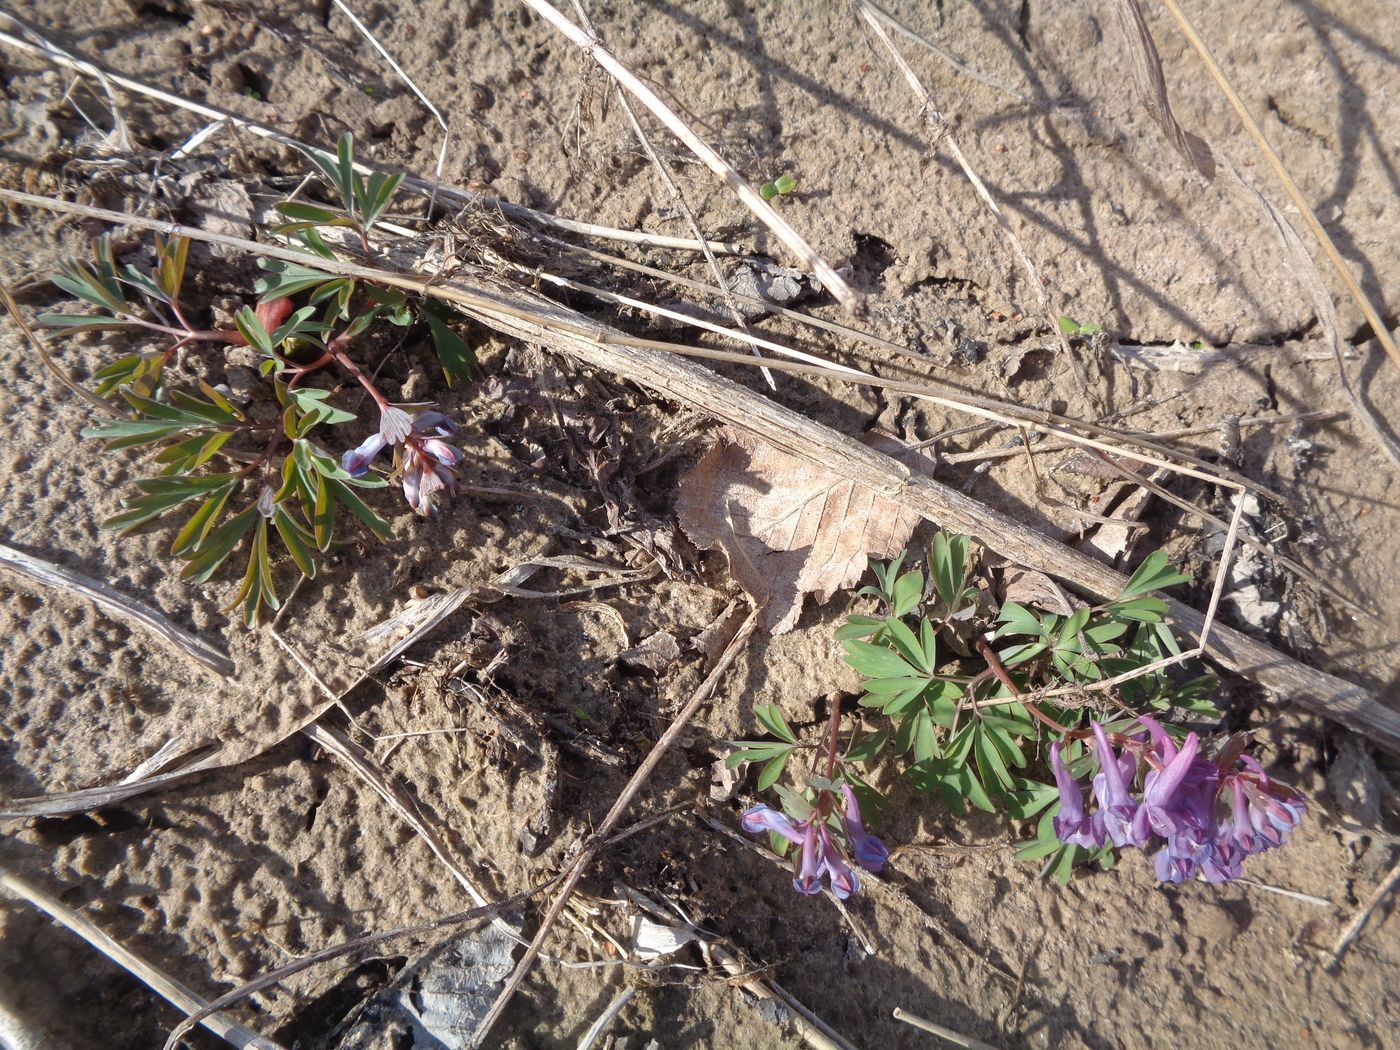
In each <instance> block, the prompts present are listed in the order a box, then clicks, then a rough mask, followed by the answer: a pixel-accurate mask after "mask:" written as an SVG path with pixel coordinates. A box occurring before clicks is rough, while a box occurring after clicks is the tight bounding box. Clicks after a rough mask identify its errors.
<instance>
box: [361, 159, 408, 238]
mask: <svg viewBox="0 0 1400 1050" xmlns="http://www.w3.org/2000/svg"><path fill="white" fill-rule="evenodd" d="M402 182H403V175H401V174H396V175H384V174H380V173H378V172H376V173H375V174H373V175H371V176H370V177H369V179H368V180H366V181H365V182H364V183H362V184H357V188H358V185H363V187H364V190H363V193H362V195H361V203H360V214H361V215H362V216H363V217H364V223H365V226H367V227H368V226H373V225H374V223H375V220H377V219H378V218H379V216H380V215H381V214H382V213H383V212H384V209H385V208H387V207H388V206H389V204H390V202H392V201H393V199H394V194H395V193H397V192H398V189H399V184H400V183H402Z"/></svg>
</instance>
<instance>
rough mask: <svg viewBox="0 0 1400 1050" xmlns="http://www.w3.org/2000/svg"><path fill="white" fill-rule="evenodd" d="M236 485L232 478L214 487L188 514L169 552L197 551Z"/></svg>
mask: <svg viewBox="0 0 1400 1050" xmlns="http://www.w3.org/2000/svg"><path fill="white" fill-rule="evenodd" d="M237 487H238V482H237V480H232V481H229V482H228V483H227V484H225V485H224V486H223V487H222V488H218V489H215V490H214V492H213V493H212V494H211V495H210V496H209V497H208V498H207V499H206V500H205V501H204V502H203V503H201V504H200V506H199V509H198V510H196V511H195V512H194V514H192V515H191V516H190V520H189V521H187V522H186V523H185V527H184V528H182V529H181V530H180V532H179V534H178V535H177V536H176V537H175V542H174V543H173V544H172V545H171V547H170V553H171V554H175V555H184V554H187V553H189V552H191V551H197V550H198V549H199V547H200V546H201V545H202V544H203V543H204V541H205V540H206V539H207V538H208V537H209V533H210V531H211V530H212V529H213V527H214V523H215V522H217V521H218V520H219V515H220V514H222V513H223V512H224V507H226V506H227V505H228V500H229V496H231V495H232V494H233V491H234V489H236V488H237Z"/></svg>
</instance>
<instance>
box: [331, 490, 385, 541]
mask: <svg viewBox="0 0 1400 1050" xmlns="http://www.w3.org/2000/svg"><path fill="white" fill-rule="evenodd" d="M322 477H323V478H324V477H325V476H324V475H322ZM325 481H326V484H327V485H328V486H329V488H330V491H331V495H332V496H333V497H335V501H336V502H337V503H339V504H341V505H342V506H344V507H348V508H349V510H350V513H352V514H354V515H355V517H357V518H359V519H360V520H361V521H362V522H364V523H365V525H367V526H368V527H369V530H370V531H371V532H373V533H374V534H375V535H376V536H378V537H379V538H380V539H381V540H387V539H388V538H389V536H390V535H391V533H390V531H389V523H388V522H387V521H385V520H384V519H383V518H381V517H380V516H379V515H378V514H376V513H375V512H374V511H372V510H370V508H369V507H368V506H366V505H365V502H364V500H362V499H360V497H359V496H357V495H355V493H354V491H353V490H352V489H351V488H350V487H349V486H348V485H346V484H345V483H344V482H343V481H336V480H335V479H333V478H325ZM319 502H320V501H319V500H318V501H317V503H318V517H319Z"/></svg>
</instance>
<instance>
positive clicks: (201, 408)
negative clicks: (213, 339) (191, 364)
mask: <svg viewBox="0 0 1400 1050" xmlns="http://www.w3.org/2000/svg"><path fill="white" fill-rule="evenodd" d="M138 396H139V395H138ZM127 400H131V399H130V398H129V397H128V398H127ZM141 400H143V401H147V400H148V399H146V398H142V399H141ZM219 400H220V401H221V402H222V404H216V403H215V402H213V401H205V400H203V399H201V398H197V397H195V396H194V395H193V394H187V393H185V392H184V391H183V390H172V391H171V392H170V403H171V405H172V406H173V407H174V409H175V410H176V411H177V412H179V413H181V414H182V416H183V417H184V418H185V419H187V420H189V421H190V422H191V423H194V422H204V423H213V424H214V425H216V426H227V425H228V424H230V423H237V422H239V421H240V419H241V418H242V415H241V413H236V412H234V410H233V406H232V405H229V404H228V402H227V401H224V400H223V398H220V399H219ZM148 403H150V404H156V403H157V402H154V401H149V402H148ZM224 405H228V407H227V408H225V407H224Z"/></svg>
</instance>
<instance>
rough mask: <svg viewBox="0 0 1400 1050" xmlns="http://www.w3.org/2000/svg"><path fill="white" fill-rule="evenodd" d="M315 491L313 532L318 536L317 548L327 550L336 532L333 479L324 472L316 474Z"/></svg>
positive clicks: (312, 518) (312, 516) (312, 515)
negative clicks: (332, 492)
mask: <svg viewBox="0 0 1400 1050" xmlns="http://www.w3.org/2000/svg"><path fill="white" fill-rule="evenodd" d="M304 480H309V479H304ZM315 492H316V502H315V505H314V506H313V507H312V512H311V526H312V534H313V535H314V536H315V537H316V546H317V548H318V549H319V550H327V549H329V548H330V545H331V540H332V538H333V537H334V534H335V499H334V498H333V497H332V495H331V479H330V478H328V477H326V476H325V475H324V474H316V475H315Z"/></svg>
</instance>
